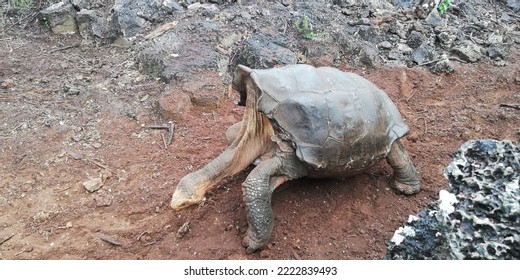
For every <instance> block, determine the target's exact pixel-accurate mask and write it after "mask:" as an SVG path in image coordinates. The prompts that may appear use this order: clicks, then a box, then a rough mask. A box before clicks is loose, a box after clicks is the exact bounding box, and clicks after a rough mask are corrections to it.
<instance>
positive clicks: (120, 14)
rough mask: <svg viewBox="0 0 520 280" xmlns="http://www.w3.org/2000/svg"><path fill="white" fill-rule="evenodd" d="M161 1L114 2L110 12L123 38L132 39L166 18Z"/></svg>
mask: <svg viewBox="0 0 520 280" xmlns="http://www.w3.org/2000/svg"><path fill="white" fill-rule="evenodd" d="M161 2H162V1H149V0H115V2H114V6H113V7H112V11H113V14H114V20H115V21H116V22H117V23H118V24H119V26H120V30H121V33H122V34H123V36H124V37H126V38H128V37H134V36H136V35H138V34H140V33H142V32H143V31H144V30H145V29H147V28H149V27H150V26H151V24H152V22H153V23H154V24H157V23H161V22H162V21H163V20H164V19H165V18H167V14H168V10H167V9H163V8H162V3H161Z"/></svg>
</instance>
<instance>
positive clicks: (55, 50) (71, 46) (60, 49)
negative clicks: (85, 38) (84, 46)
mask: <svg viewBox="0 0 520 280" xmlns="http://www.w3.org/2000/svg"><path fill="white" fill-rule="evenodd" d="M79 46H80V44H79V43H78V44H75V45H70V46H66V47H63V48H59V49H54V50H52V51H50V52H49V53H55V52H61V51H64V50H68V49H72V48H76V47H79Z"/></svg>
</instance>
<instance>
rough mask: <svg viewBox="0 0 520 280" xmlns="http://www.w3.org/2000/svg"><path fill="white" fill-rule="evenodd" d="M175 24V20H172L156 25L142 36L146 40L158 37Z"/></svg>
mask: <svg viewBox="0 0 520 280" xmlns="http://www.w3.org/2000/svg"><path fill="white" fill-rule="evenodd" d="M175 26H177V21H172V22H168V23H165V24H163V25H161V26H159V27H157V28H156V29H155V30H154V31H152V32H150V33H148V34H147V35H146V36H144V38H145V39H146V40H150V39H153V38H156V37H159V36H161V35H162V34H163V33H164V32H166V31H168V30H170V29H172V28H175Z"/></svg>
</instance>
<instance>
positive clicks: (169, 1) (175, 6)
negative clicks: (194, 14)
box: [162, 0, 184, 12]
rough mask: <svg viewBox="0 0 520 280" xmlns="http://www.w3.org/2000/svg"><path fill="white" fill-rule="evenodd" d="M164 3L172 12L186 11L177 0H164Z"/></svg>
mask: <svg viewBox="0 0 520 280" xmlns="http://www.w3.org/2000/svg"><path fill="white" fill-rule="evenodd" d="M162 5H163V7H165V8H166V9H167V10H168V11H170V12H184V8H183V7H182V6H181V5H180V4H179V3H177V1H173V0H164V1H163V2H162Z"/></svg>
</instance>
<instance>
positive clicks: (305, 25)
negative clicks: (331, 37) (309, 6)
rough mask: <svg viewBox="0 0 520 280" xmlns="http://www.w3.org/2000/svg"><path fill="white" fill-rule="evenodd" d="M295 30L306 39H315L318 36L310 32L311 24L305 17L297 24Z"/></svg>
mask: <svg viewBox="0 0 520 280" xmlns="http://www.w3.org/2000/svg"><path fill="white" fill-rule="evenodd" d="M296 30H298V32H299V33H300V34H301V35H302V36H303V37H304V38H307V39H312V38H316V37H318V36H319V34H318V33H315V32H314V31H313V30H312V24H311V23H310V21H309V18H308V17H307V16H303V19H302V21H301V22H300V23H299V24H296Z"/></svg>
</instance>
